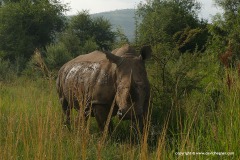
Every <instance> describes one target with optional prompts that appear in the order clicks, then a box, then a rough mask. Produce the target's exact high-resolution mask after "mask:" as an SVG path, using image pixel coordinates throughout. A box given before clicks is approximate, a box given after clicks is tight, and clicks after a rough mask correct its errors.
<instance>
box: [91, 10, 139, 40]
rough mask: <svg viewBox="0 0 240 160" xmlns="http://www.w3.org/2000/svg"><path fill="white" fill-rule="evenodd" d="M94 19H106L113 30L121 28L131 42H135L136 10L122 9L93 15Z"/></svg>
mask: <svg viewBox="0 0 240 160" xmlns="http://www.w3.org/2000/svg"><path fill="white" fill-rule="evenodd" d="M92 16H93V17H100V16H102V17H104V18H106V19H108V20H109V21H110V23H111V24H112V25H113V28H117V27H121V28H122V29H123V31H124V34H125V35H126V36H127V37H128V39H129V40H130V41H133V40H134V34H135V20H134V16H135V9H122V10H115V11H110V12H101V13H96V14H92Z"/></svg>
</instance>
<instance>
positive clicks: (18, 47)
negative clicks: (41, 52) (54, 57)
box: [0, 0, 66, 62]
mask: <svg viewBox="0 0 240 160" xmlns="http://www.w3.org/2000/svg"><path fill="white" fill-rule="evenodd" d="M64 11H66V6H65V5H62V4H61V3H60V1H59V0H14V1H4V4H3V5H2V7H1V8H0V21H1V23H0V40H1V41H0V58H4V59H9V60H10V61H12V62H13V61H18V60H19V59H23V60H22V61H23V62H25V61H26V60H28V59H29V58H30V57H31V55H32V54H33V52H34V50H35V48H45V46H46V45H47V44H49V43H51V42H52V41H53V40H54V38H55V35H56V33H57V32H60V31H62V30H63V28H64V24H65V16H64V15H63V12H64Z"/></svg>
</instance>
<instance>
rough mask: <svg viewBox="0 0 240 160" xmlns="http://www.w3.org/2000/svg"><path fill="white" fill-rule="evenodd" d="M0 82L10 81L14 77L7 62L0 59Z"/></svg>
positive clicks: (11, 67) (11, 68) (13, 72)
mask: <svg viewBox="0 0 240 160" xmlns="http://www.w3.org/2000/svg"><path fill="white" fill-rule="evenodd" d="M0 75H1V76H0V81H7V82H8V81H11V80H13V79H14V78H15V77H16V73H15V71H14V68H13V66H12V65H11V63H10V61H9V60H5V61H4V60H3V59H1V58H0Z"/></svg>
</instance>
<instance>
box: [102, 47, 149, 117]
mask: <svg viewBox="0 0 240 160" xmlns="http://www.w3.org/2000/svg"><path fill="white" fill-rule="evenodd" d="M128 47H129V46H128ZM128 51H129V50H128ZM104 53H105V54H106V57H107V58H108V60H109V61H110V62H112V63H114V64H116V70H115V72H116V84H115V85H116V97H115V98H116V104H117V106H118V112H117V115H118V116H119V118H124V119H130V118H131V117H132V116H133V115H135V116H141V115H143V113H144V112H145V110H146V109H147V108H146V107H147V105H148V101H149V82H148V79H147V73H146V69H145V60H146V59H148V58H150V56H151V48H150V47H149V46H144V47H143V48H142V49H141V51H140V55H139V56H137V55H136V54H135V53H128V52H125V53H124V54H122V55H121V54H120V55H121V56H118V55H119V54H112V53H111V52H107V51H104Z"/></svg>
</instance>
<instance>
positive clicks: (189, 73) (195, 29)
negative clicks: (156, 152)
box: [136, 0, 208, 127]
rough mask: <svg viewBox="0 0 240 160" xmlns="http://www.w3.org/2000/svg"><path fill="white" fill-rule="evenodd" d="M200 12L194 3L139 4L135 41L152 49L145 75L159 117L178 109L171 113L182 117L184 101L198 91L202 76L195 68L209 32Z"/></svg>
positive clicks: (153, 1)
mask: <svg viewBox="0 0 240 160" xmlns="http://www.w3.org/2000/svg"><path fill="white" fill-rule="evenodd" d="M199 9H200V5H199V4H198V3H197V2H196V1H195V0H150V1H147V3H146V4H140V5H139V8H138V11H137V15H138V16H139V19H140V20H141V22H140V20H139V21H138V23H137V34H136V35H137V40H136V42H137V43H138V44H137V45H143V44H148V45H151V46H152V50H153V56H152V57H153V59H152V63H151V64H149V65H148V66H149V69H148V70H149V72H148V73H149V77H150V81H151V85H152V95H153V96H152V97H153V105H154V106H155V108H158V109H157V110H158V111H157V113H158V114H159V115H160V116H158V117H164V114H165V115H166V112H167V111H166V110H168V109H169V110H170V109H173V110H175V109H176V110H178V111H176V112H174V111H172V113H179V114H180V115H177V116H175V117H178V116H181V114H183V113H184V111H183V112H182V109H183V108H182V103H183V101H184V98H186V97H187V96H188V95H189V94H190V93H191V92H192V91H193V90H198V89H199V88H200V87H199V82H200V81H201V78H202V75H201V74H199V72H196V68H197V67H198V64H199V62H200V60H201V56H200V55H201V54H200V53H201V52H203V50H204V49H205V45H206V42H207V39H208V30H207V24H206V22H205V21H204V20H199V19H198V16H197V12H198V10H199ZM159 111H161V112H159ZM173 117H174V116H173ZM170 121H171V120H170ZM171 122H172V123H173V124H174V123H175V124H177V123H179V122H178V121H177V122H176V121H171ZM180 123H181V122H180ZM173 127H174V125H173Z"/></svg>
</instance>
